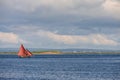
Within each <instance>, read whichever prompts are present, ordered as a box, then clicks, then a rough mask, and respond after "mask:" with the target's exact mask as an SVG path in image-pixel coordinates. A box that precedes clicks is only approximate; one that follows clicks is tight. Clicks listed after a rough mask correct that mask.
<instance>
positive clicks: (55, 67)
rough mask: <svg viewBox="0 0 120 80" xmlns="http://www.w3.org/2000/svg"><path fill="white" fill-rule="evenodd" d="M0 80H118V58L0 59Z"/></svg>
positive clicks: (10, 57) (13, 56) (119, 57)
mask: <svg viewBox="0 0 120 80" xmlns="http://www.w3.org/2000/svg"><path fill="white" fill-rule="evenodd" d="M0 80H120V55H114V54H113V55H112V54H109V55H96V54H91V55H87V54H85V55H80V54H78V55H75V54H72V55H64V54H63V55H34V56H33V57H31V58H18V57H17V55H0Z"/></svg>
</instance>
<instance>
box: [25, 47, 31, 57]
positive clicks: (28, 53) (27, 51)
mask: <svg viewBox="0 0 120 80" xmlns="http://www.w3.org/2000/svg"><path fill="white" fill-rule="evenodd" d="M26 54H27V56H29V57H30V56H32V53H31V52H30V51H29V50H28V49H26Z"/></svg>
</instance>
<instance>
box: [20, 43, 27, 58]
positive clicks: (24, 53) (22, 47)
mask: <svg viewBox="0 0 120 80" xmlns="http://www.w3.org/2000/svg"><path fill="white" fill-rule="evenodd" d="M18 56H19V57H27V54H26V50H25V48H24V46H23V45H22V44H21V47H20V50H19V52H18Z"/></svg>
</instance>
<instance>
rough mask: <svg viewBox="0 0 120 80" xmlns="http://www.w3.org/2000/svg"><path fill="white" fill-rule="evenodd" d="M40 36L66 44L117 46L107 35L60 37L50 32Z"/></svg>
mask: <svg viewBox="0 0 120 80" xmlns="http://www.w3.org/2000/svg"><path fill="white" fill-rule="evenodd" d="M37 34H38V35H39V36H43V37H49V38H50V39H52V40H54V41H57V42H62V43H64V44H78V43H79V44H94V45H117V44H118V43H117V42H116V41H114V40H111V39H108V38H107V37H106V36H105V35H100V34H90V35H84V36H80V35H60V34H57V33H53V32H49V31H39V32H38V33H37Z"/></svg>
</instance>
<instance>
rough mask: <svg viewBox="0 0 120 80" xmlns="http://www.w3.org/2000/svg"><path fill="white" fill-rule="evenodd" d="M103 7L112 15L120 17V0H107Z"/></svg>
mask: <svg viewBox="0 0 120 80" xmlns="http://www.w3.org/2000/svg"><path fill="white" fill-rule="evenodd" d="M103 7H104V9H105V10H106V11H107V12H108V13H111V14H112V16H114V17H116V18H119V19H120V1H119V0H105V2H104V4H103Z"/></svg>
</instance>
